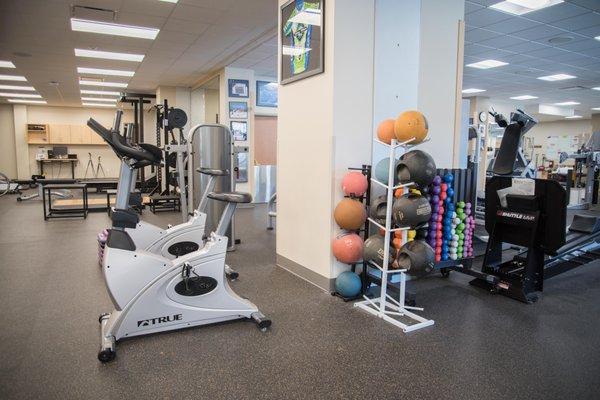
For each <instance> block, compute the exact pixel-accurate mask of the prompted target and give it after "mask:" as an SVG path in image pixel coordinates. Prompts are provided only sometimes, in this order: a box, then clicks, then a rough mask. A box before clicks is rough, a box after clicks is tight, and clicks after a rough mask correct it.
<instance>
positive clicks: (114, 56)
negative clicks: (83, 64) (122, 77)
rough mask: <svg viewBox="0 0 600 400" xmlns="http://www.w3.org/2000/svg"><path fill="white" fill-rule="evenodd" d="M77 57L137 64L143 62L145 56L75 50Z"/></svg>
mask: <svg viewBox="0 0 600 400" xmlns="http://www.w3.org/2000/svg"><path fill="white" fill-rule="evenodd" d="M75 55H76V56H77V57H88V58H102V59H106V60H121V61H135V62H142V60H143V59H144V55H143V54H131V53H115V52H112V51H97V50H85V49H75Z"/></svg>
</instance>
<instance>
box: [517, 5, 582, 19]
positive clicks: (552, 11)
mask: <svg viewBox="0 0 600 400" xmlns="http://www.w3.org/2000/svg"><path fill="white" fill-rule="evenodd" d="M586 12H588V11H587V10H586V9H584V8H581V7H579V6H577V5H574V4H571V3H568V2H564V3H561V4H557V5H554V6H552V7H548V8H544V9H542V10H539V11H535V12H532V13H530V14H527V15H526V16H527V17H528V18H530V19H533V20H535V21H539V22H545V23H552V22H555V21H559V20H562V19H565V18H570V17H575V16H577V15H581V14H585V13H586Z"/></svg>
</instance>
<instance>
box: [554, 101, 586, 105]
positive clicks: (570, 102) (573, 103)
mask: <svg viewBox="0 0 600 400" xmlns="http://www.w3.org/2000/svg"><path fill="white" fill-rule="evenodd" d="M579 104H581V103H578V102H576V101H563V102H562V103H554V105H555V106H577V105H579Z"/></svg>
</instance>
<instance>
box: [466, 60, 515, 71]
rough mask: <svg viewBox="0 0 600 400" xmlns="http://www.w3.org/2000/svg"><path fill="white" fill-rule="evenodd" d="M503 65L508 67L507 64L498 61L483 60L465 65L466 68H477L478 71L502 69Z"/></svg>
mask: <svg viewBox="0 0 600 400" xmlns="http://www.w3.org/2000/svg"><path fill="white" fill-rule="evenodd" d="M503 65H508V63H506V62H504V61H498V60H483V61H479V62H476V63H471V64H467V67H471V68H479V69H489V68H496V67H502V66H503Z"/></svg>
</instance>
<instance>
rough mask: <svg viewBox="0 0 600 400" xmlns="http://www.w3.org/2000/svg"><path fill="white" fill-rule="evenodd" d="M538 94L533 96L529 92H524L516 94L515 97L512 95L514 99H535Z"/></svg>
mask: <svg viewBox="0 0 600 400" xmlns="http://www.w3.org/2000/svg"><path fill="white" fill-rule="evenodd" d="M537 98H538V97H537V96H531V95H529V94H524V95H522V96H515V97H511V99H512V100H533V99H537Z"/></svg>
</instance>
